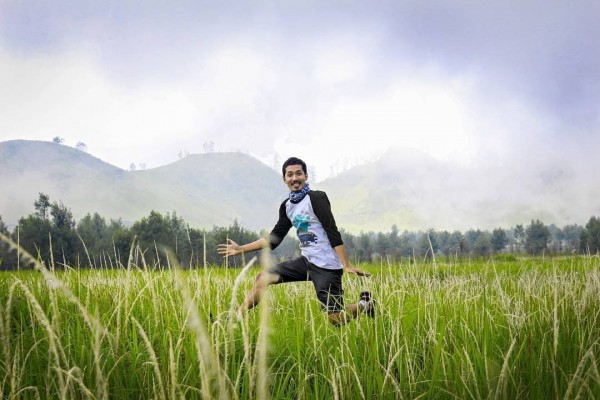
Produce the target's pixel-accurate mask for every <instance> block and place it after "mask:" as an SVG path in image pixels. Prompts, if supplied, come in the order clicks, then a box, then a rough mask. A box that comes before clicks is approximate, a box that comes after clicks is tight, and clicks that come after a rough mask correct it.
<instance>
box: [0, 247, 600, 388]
mask: <svg viewBox="0 0 600 400" xmlns="http://www.w3.org/2000/svg"><path fill="white" fill-rule="evenodd" d="M361 267H362V268H364V269H366V270H368V271H370V272H372V273H373V276H372V277H371V278H370V279H364V278H358V277H355V276H349V275H345V276H344V285H345V292H346V301H347V302H355V301H356V300H357V298H358V295H359V293H360V291H362V290H365V289H368V290H371V291H372V292H373V294H374V297H375V298H376V299H377V301H378V302H379V307H378V309H377V317H376V318H375V319H371V318H369V317H361V318H359V319H357V320H355V321H353V322H351V323H350V324H349V325H347V326H345V327H342V328H336V327H333V326H330V325H329V323H327V321H326V318H325V316H324V315H323V314H322V312H321V311H320V310H319V305H318V303H317V300H316V296H315V295H314V292H313V288H312V284H310V283H297V284H287V285H279V286H274V287H271V288H270V289H269V291H268V295H267V296H266V298H265V300H264V302H263V303H262V304H261V306H260V307H259V308H258V309H256V310H253V311H252V312H250V313H249V314H248V315H247V317H246V318H245V319H244V320H243V321H241V322H239V321H237V320H236V319H235V318H230V319H227V318H226V316H227V315H228V312H229V310H230V309H232V307H234V306H237V305H238V304H239V303H240V302H241V300H242V297H243V294H244V292H245V291H246V290H248V289H249V288H250V286H251V284H252V281H253V276H254V275H255V273H256V272H257V271H258V268H259V267H251V268H249V269H248V270H246V271H241V270H239V269H236V270H233V269H223V268H207V269H196V270H188V271H180V270H179V269H177V268H176V266H174V265H171V266H170V268H168V267H166V266H165V270H162V271H147V270H144V269H143V268H137V267H136V266H132V268H131V270H101V271H90V270H84V271H78V270H68V271H61V272H55V273H52V272H44V271H42V270H40V269H39V266H38V270H34V271H18V272H4V273H2V274H0V347H1V351H0V396H1V397H2V399H20V398H27V399H29V398H31V399H36V398H37V399H46V398H60V399H63V398H66V399H74V398H92V399H106V398H119V399H121V398H122V399H125V398H127V399H138V398H148V399H149V398H153V399H177V398H179V399H190V398H206V399H207V398H221V399H230V398H234V399H237V398H239V399H246V398H259V399H265V398H273V399H286V398H288V399H330V398H334V399H395V398H404V399H414V398H426V399H453V398H456V399H484V398H494V399H498V398H499V399H553V398H557V399H558V398H561V399H562V398H567V399H575V398H600V372H599V365H598V364H599V360H600V344H599V340H600V339H599V338H600V260H599V258H598V257H589V256H588V257H577V256H576V257H570V258H553V259H550V258H547V259H542V258H537V259H529V258H524V259H510V258H508V259H491V260H487V261H483V260H482V261H470V260H459V261H457V260H454V261H446V262H442V261H441V260H438V261H437V263H416V264H415V263H411V264H409V263H394V264H390V263H385V262H384V263H380V264H368V265H361Z"/></svg>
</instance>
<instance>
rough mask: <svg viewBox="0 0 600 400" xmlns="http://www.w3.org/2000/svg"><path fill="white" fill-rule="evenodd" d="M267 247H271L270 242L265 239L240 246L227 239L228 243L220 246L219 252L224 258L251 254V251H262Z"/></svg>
mask: <svg viewBox="0 0 600 400" xmlns="http://www.w3.org/2000/svg"><path fill="white" fill-rule="evenodd" d="M265 247H270V244H269V242H268V241H267V239H265V238H260V239H258V240H255V241H254V242H250V243H246V244H244V245H239V244H237V243H236V242H234V241H233V240H231V239H227V243H226V244H225V243H224V244H220V245H219V246H218V247H217V251H218V252H219V254H220V255H222V256H224V257H225V256H236V255H238V254H241V253H249V252H251V251H256V250H261V249H264V248H265Z"/></svg>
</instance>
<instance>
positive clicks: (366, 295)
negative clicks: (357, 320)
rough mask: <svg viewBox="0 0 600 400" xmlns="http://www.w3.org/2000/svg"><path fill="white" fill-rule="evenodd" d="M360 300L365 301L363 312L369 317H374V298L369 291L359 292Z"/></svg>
mask: <svg viewBox="0 0 600 400" xmlns="http://www.w3.org/2000/svg"><path fill="white" fill-rule="evenodd" d="M360 301H364V302H365V303H366V306H365V308H364V313H365V314H367V315H368V316H369V317H371V318H375V300H373V299H372V298H371V292H366V291H365V292H361V293H360Z"/></svg>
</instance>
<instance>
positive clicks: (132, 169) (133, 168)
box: [129, 163, 137, 172]
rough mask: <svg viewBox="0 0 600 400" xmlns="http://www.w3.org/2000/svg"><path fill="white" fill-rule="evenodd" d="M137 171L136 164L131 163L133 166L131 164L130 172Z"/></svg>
mask: <svg viewBox="0 0 600 400" xmlns="http://www.w3.org/2000/svg"><path fill="white" fill-rule="evenodd" d="M136 169H137V168H136V166H135V163H131V164H129V171H131V172H133V171H135V170H136Z"/></svg>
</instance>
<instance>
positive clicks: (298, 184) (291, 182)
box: [283, 165, 308, 192]
mask: <svg viewBox="0 0 600 400" xmlns="http://www.w3.org/2000/svg"><path fill="white" fill-rule="evenodd" d="M307 179H308V175H307V174H305V173H304V171H303V170H302V165H288V166H287V167H285V175H284V176H283V181H284V182H285V184H286V185H287V187H288V188H289V189H290V190H291V191H292V192H297V191H298V190H302V189H303V188H304V185H305V184H306V180H307Z"/></svg>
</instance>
